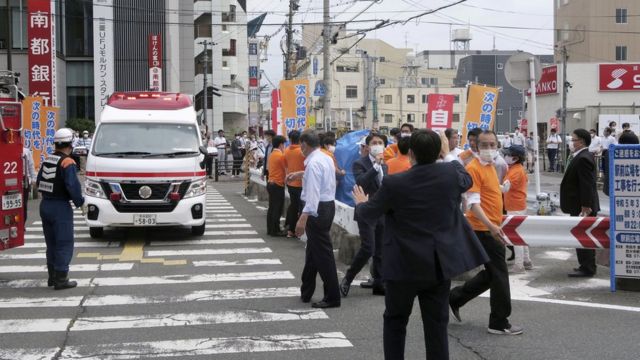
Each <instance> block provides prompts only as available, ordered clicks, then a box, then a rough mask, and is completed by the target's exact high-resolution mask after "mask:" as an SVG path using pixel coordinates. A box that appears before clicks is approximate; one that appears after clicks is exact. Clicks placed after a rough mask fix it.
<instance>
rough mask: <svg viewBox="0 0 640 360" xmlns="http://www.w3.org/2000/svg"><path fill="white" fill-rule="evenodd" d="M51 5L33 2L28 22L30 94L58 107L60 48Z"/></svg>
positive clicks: (41, 1) (37, 1)
mask: <svg viewBox="0 0 640 360" xmlns="http://www.w3.org/2000/svg"><path fill="white" fill-rule="evenodd" d="M51 4H52V3H51V2H50V1H47V0H29V2H28V3H27V7H28V9H29V12H28V18H27V38H28V46H29V52H28V63H29V94H30V95H33V96H40V97H42V99H43V100H44V102H45V104H47V105H54V104H56V100H57V99H56V88H55V85H56V68H55V60H56V48H55V45H56V44H55V32H54V31H55V26H54V17H53V16H52V13H51Z"/></svg>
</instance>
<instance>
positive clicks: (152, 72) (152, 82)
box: [149, 34, 162, 91]
mask: <svg viewBox="0 0 640 360" xmlns="http://www.w3.org/2000/svg"><path fill="white" fill-rule="evenodd" d="M149 90H150V91H162V37H161V35H160V34H150V35H149Z"/></svg>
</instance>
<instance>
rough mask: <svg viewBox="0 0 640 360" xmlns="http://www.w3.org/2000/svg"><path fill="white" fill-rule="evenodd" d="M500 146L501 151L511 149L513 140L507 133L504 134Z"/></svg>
mask: <svg viewBox="0 0 640 360" xmlns="http://www.w3.org/2000/svg"><path fill="white" fill-rule="evenodd" d="M501 145H502V148H503V149H508V148H510V147H511V145H513V138H512V137H511V135H509V133H504V139H502V144H501Z"/></svg>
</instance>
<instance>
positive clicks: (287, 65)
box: [284, 0, 296, 80]
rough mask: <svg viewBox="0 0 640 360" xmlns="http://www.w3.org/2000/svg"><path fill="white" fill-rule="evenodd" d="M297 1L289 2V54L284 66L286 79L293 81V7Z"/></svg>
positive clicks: (291, 0)
mask: <svg viewBox="0 0 640 360" xmlns="http://www.w3.org/2000/svg"><path fill="white" fill-rule="evenodd" d="M295 2H296V0H289V23H288V24H287V54H286V56H285V60H284V61H285V64H284V78H285V79H287V80H291V78H292V74H291V72H292V71H291V59H292V57H293V56H292V53H293V7H294V4H295Z"/></svg>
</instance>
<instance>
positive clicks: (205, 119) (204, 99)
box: [198, 40, 216, 131]
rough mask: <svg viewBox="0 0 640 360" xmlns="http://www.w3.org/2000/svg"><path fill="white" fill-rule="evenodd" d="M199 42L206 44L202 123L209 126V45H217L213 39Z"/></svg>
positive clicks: (211, 129)
mask: <svg viewBox="0 0 640 360" xmlns="http://www.w3.org/2000/svg"><path fill="white" fill-rule="evenodd" d="M198 44H200V45H203V46H204V59H203V60H202V62H204V81H203V86H202V95H203V98H202V103H203V105H202V115H203V118H202V123H203V124H205V125H206V126H209V124H208V123H207V108H208V107H209V104H207V101H208V98H209V94H208V91H207V90H208V89H207V87H208V86H207V77H208V75H209V45H211V46H213V45H216V43H214V42H213V41H211V40H203V41H200V42H199V43H198ZM209 131H213V122H212V123H211V128H210V129H209Z"/></svg>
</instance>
